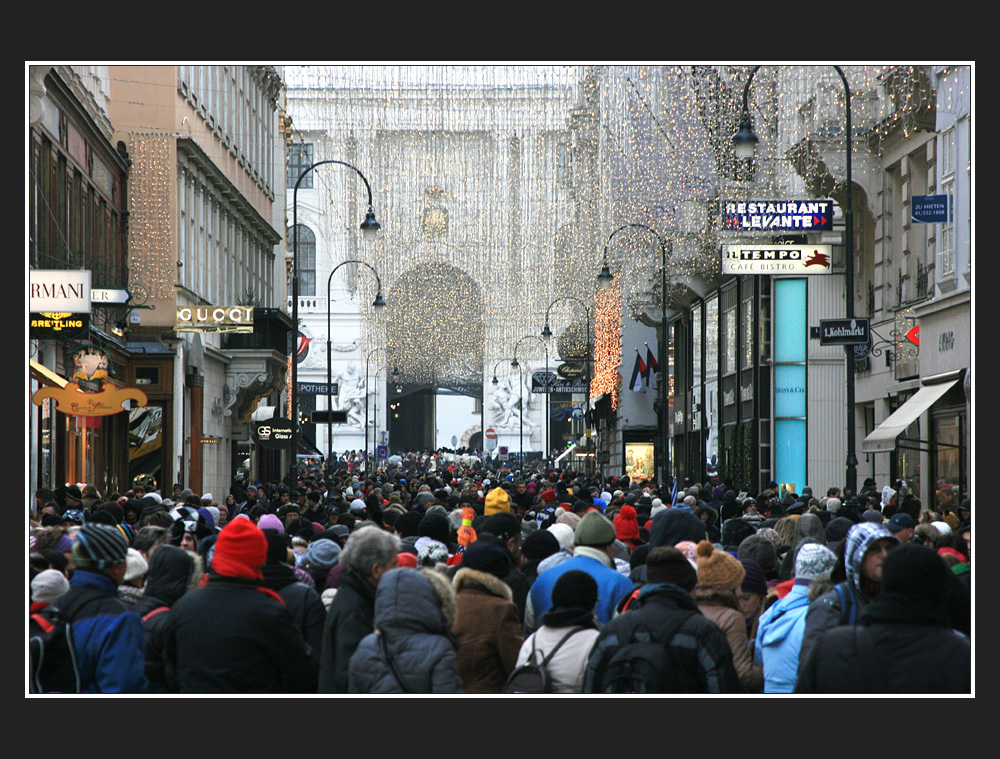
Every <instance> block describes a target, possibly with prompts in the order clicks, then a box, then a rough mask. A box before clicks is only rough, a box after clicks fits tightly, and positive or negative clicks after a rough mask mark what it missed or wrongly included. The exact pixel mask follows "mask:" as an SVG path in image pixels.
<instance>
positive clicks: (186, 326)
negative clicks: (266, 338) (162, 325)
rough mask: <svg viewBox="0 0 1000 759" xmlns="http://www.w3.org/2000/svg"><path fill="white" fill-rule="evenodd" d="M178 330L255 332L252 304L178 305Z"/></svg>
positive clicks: (175, 323)
mask: <svg viewBox="0 0 1000 759" xmlns="http://www.w3.org/2000/svg"><path fill="white" fill-rule="evenodd" d="M174 330H175V331H177V332H253V307H251V306H178V308H177V318H176V320H175V322H174Z"/></svg>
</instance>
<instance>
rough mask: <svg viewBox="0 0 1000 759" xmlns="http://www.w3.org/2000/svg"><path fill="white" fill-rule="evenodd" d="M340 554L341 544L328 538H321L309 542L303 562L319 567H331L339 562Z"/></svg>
mask: <svg viewBox="0 0 1000 759" xmlns="http://www.w3.org/2000/svg"><path fill="white" fill-rule="evenodd" d="M339 556H340V546H339V545H337V544H336V543H334V542H333V541H332V540H329V539H328V538H320V539H319V540H314V541H313V542H312V543H310V544H309V547H308V548H307V549H306V552H305V555H304V556H303V557H302V564H303V565H304V566H310V567H316V568H317V569H329V568H330V567H332V566H333V565H334V564H335V563H336V562H337V558H338V557H339Z"/></svg>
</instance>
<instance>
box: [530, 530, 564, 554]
mask: <svg viewBox="0 0 1000 759" xmlns="http://www.w3.org/2000/svg"><path fill="white" fill-rule="evenodd" d="M558 551H559V540H558V539H557V538H556V536H555V535H553V534H552V533H551V532H549V531H548V530H535V531H534V532H533V533H531V534H530V535H529V536H528V537H526V538H525V539H524V543H522V544H521V553H522V554H524V558H526V559H527V560H528V561H541V560H542V559H547V558H548V557H549V556H551V555H552V554H554V553H557V552H558Z"/></svg>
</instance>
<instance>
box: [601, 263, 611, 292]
mask: <svg viewBox="0 0 1000 759" xmlns="http://www.w3.org/2000/svg"><path fill="white" fill-rule="evenodd" d="M614 279H615V278H614V275H613V274H612V273H611V270H610V269H609V268H608V265H607V264H605V265H604V268H602V269H601V273H600V274H598V275H597V284H598V286H599V287H600V288H601V289H602V290H608V289H610V287H611V283H612V282H613V281H614Z"/></svg>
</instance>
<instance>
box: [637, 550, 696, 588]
mask: <svg viewBox="0 0 1000 759" xmlns="http://www.w3.org/2000/svg"><path fill="white" fill-rule="evenodd" d="M646 580H647V581H648V582H649V583H651V584H653V583H660V582H671V583H673V584H674V585H678V586H680V587H682V588H684V590H686V591H688V592H689V593H690V592H691V591H692V590H693V589H694V586H695V585H697V584H698V572H697V571H696V570H695V568H694V567H693V566H691V562H690V561H688V559H687V557H686V556H685V555H684V554H683V553H681V552H680V551H678V550H677V549H676V548H674V547H673V546H659V547H658V548H653V549H651V550H650V552H649V555H648V556H646Z"/></svg>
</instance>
